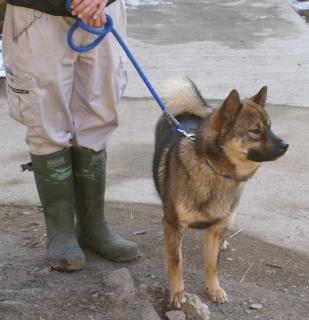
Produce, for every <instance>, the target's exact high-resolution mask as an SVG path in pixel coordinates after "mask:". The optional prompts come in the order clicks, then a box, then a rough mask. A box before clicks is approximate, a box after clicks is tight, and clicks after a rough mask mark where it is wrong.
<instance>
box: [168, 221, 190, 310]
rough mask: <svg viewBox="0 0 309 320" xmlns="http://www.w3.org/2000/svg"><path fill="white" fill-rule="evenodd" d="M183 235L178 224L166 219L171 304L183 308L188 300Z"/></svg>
mask: <svg viewBox="0 0 309 320" xmlns="http://www.w3.org/2000/svg"><path fill="white" fill-rule="evenodd" d="M182 235H183V230H181V229H180V228H179V227H178V226H174V225H171V224H170V223H168V222H167V221H164V248H165V260H166V263H167V269H168V287H169V292H170V298H171V304H172V305H174V306H175V307H176V308H181V305H182V303H184V302H185V301H186V293H185V288H184V281H183V263H182V249H181V244H182Z"/></svg>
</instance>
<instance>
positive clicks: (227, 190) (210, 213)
mask: <svg viewBox="0 0 309 320" xmlns="http://www.w3.org/2000/svg"><path fill="white" fill-rule="evenodd" d="M241 192H242V187H237V188H235V187H233V186H232V185H231V186H227V185H225V186H223V185H218V186H217V187H216V188H209V186H207V187H202V186H200V188H198V189H195V193H194V194H193V193H191V196H189V197H188V195H187V196H186V197H185V198H183V201H181V203H180V204H179V205H178V208H177V213H178V218H179V221H180V222H181V224H182V225H183V226H184V227H192V228H199V229H206V228H208V227H210V226H212V225H213V224H217V223H220V222H221V221H223V220H226V219H227V220H228V219H229V217H230V216H231V214H232V213H233V212H234V211H235V209H236V207H237V205H238V203H239V199H240V195H241Z"/></svg>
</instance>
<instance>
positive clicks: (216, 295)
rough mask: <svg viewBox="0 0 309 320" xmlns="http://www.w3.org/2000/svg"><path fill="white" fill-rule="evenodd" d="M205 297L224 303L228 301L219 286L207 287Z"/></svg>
mask: <svg viewBox="0 0 309 320" xmlns="http://www.w3.org/2000/svg"><path fill="white" fill-rule="evenodd" d="M207 297H208V299H209V300H210V301H211V302H215V303H225V302H228V299H227V295H226V292H225V291H224V290H223V289H222V288H221V287H219V288H216V289H208V290H207Z"/></svg>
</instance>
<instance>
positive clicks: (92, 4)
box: [76, 0, 99, 18]
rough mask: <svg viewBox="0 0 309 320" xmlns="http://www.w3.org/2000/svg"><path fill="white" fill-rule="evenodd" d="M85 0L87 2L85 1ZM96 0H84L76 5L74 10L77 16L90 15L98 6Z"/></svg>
mask: <svg viewBox="0 0 309 320" xmlns="http://www.w3.org/2000/svg"><path fill="white" fill-rule="evenodd" d="M86 2H87V3H86ZM98 2H99V1H98V0H94V1H91V0H84V2H82V3H81V4H80V5H79V6H77V8H76V11H77V12H78V13H77V15H78V17H79V18H82V17H84V16H90V15H91V14H92V13H93V12H94V11H95V10H96V8H97V6H98V4H99V3H98Z"/></svg>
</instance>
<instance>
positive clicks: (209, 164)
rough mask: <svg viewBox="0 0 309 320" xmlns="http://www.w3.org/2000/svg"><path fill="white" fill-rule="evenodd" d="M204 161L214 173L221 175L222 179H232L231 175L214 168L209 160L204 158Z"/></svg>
mask: <svg viewBox="0 0 309 320" xmlns="http://www.w3.org/2000/svg"><path fill="white" fill-rule="evenodd" d="M205 163H206V164H207V166H208V167H209V168H210V169H211V170H212V171H213V172H214V173H216V174H217V175H218V176H220V177H223V178H224V179H229V180H232V179H233V178H232V177H231V176H229V175H228V174H225V173H222V172H220V171H218V170H216V169H215V168H214V166H213V165H212V163H211V162H210V161H209V160H205Z"/></svg>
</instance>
